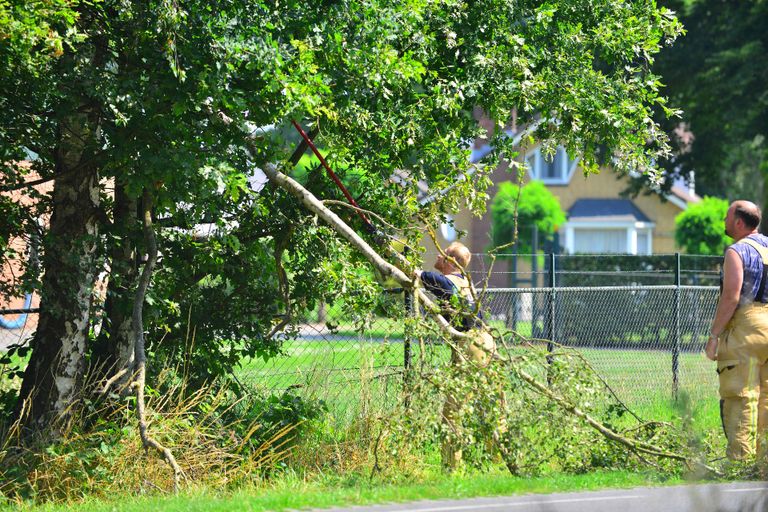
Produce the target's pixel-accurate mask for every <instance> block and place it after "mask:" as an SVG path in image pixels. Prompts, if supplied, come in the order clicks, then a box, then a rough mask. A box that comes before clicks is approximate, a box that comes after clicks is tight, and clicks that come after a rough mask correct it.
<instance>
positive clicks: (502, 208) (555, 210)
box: [491, 181, 565, 254]
mask: <svg viewBox="0 0 768 512" xmlns="http://www.w3.org/2000/svg"><path fill="white" fill-rule="evenodd" d="M491 215H492V226H493V227H492V230H493V245H494V247H501V246H503V245H508V244H510V243H511V242H512V241H514V240H515V237H516V236H517V240H518V246H517V249H516V251H517V252H521V253H526V254H530V253H531V252H532V251H533V248H532V245H531V244H532V228H534V227H535V229H536V230H538V232H539V233H540V235H541V236H542V238H543V239H549V238H551V237H552V235H553V234H554V233H556V232H557V229H558V227H559V226H561V225H562V224H563V223H564V222H565V212H563V209H562V208H561V207H560V201H559V200H558V199H557V197H555V196H554V195H553V194H552V192H550V191H549V189H547V187H546V186H545V185H544V183H542V182H540V181H531V182H530V183H528V184H526V185H524V186H523V187H522V189H521V187H519V186H518V185H515V184H514V183H512V182H509V181H507V182H504V183H501V184H500V185H499V190H498V192H496V195H495V196H494V198H493V203H491Z"/></svg>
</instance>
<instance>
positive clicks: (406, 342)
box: [403, 289, 413, 374]
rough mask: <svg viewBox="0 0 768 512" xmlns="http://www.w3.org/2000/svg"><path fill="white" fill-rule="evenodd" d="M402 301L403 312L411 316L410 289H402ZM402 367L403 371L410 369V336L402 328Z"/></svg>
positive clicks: (411, 297)
mask: <svg viewBox="0 0 768 512" xmlns="http://www.w3.org/2000/svg"><path fill="white" fill-rule="evenodd" d="M403 293H404V294H405V295H404V297H403V303H404V304H405V314H406V316H408V318H411V317H413V295H412V293H411V290H408V289H404V290H403ZM403 367H404V368H405V373H406V374H407V373H408V370H410V369H411V337H410V335H409V333H408V332H406V331H405V330H403Z"/></svg>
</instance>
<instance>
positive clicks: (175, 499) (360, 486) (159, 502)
mask: <svg viewBox="0 0 768 512" xmlns="http://www.w3.org/2000/svg"><path fill="white" fill-rule="evenodd" d="M679 483H683V480H682V479H680V478H679V477H671V478H661V477H659V476H657V475H656V474H654V473H650V472H637V473H633V472H625V471H614V472H595V473H590V474H586V475H560V474H556V475H549V476H545V477H537V478H523V477H510V476H509V474H506V473H503V472H501V471H498V472H492V473H485V474H476V473H472V474H458V475H452V476H445V475H442V474H439V473H436V474H431V475H425V476H424V477H422V478H417V479H415V481H414V479H411V481H409V482H403V483H398V484H391V483H377V482H371V481H369V480H368V478H366V477H362V476H352V477H343V478H339V477H325V478H318V479H314V480H308V481H307V480H304V479H301V478H298V477H287V478H281V479H278V480H277V481H276V482H275V483H274V484H271V485H265V486H263V487H262V486H259V487H254V488H251V489H245V490H240V491H237V492H234V493H232V494H228V493H215V492H211V491H198V492H187V493H182V494H180V495H179V496H172V497H142V498H134V497H125V498H121V499H116V500H110V501H90V502H86V503H80V504H77V505H70V506H67V505H45V506H39V507H20V508H19V509H17V510H30V511H40V512H43V511H46V512H48V511H50V512H55V511H56V512H58V511H65V510H78V511H82V512H102V511H105V512H106V511H121V512H122V511H124V512H132V511H136V512H145V511H147V510H153V511H154V510H157V511H165V512H172V511H179V512H181V511H197V510H200V511H218V510H220V511H222V512H224V511H226V512H229V511H230V510H250V511H268V510H271V511H283V510H297V509H307V508H314V507H318V508H320V507H323V508H325V507H332V506H344V505H363V504H372V503H386V502H404V501H416V500H423V499H441V498H471V497H479V496H503V495H515V494H530V493H552V492H566V491H587V490H596V489H606V488H632V487H638V486H649V485H674V484H679Z"/></svg>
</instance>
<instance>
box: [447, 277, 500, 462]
mask: <svg viewBox="0 0 768 512" xmlns="http://www.w3.org/2000/svg"><path fill="white" fill-rule="evenodd" d="M446 277H447V278H448V279H449V280H450V281H451V283H453V285H454V286H455V287H456V290H458V294H459V296H460V297H461V298H462V299H463V300H464V305H465V306H467V305H470V304H473V303H474V298H473V296H472V288H471V286H472V285H471V284H470V283H469V280H467V279H466V278H465V277H461V276H458V275H454V274H449V275H446ZM463 313H467V312H466V311H463ZM466 332H467V334H468V335H469V338H468V339H462V340H459V341H458V342H454V343H456V344H455V345H454V346H452V347H451V365H453V366H457V365H459V364H461V363H466V362H470V363H471V364H476V365H477V366H480V367H484V366H487V365H488V364H489V363H490V361H491V358H492V357H493V355H494V354H495V352H496V342H495V341H494V339H493V336H491V335H490V333H488V332H486V331H485V330H483V329H481V328H470V329H469V330H467V331H466ZM471 398H472V397H471V396H464V397H462V399H461V402H460V401H459V399H457V397H455V396H454V395H453V394H451V393H449V394H448V395H447V396H446V397H445V404H444V405H443V422H444V423H445V424H446V425H447V427H448V430H449V431H453V432H456V431H457V425H456V417H457V416H458V413H459V410H460V409H461V406H462V405H463V403H466V402H467V401H469V400H470V399H471ZM461 457H462V451H461V448H460V445H459V443H458V442H457V440H456V439H455V437H453V436H451V435H449V436H448V437H447V438H446V439H445V440H444V441H443V445H442V462H443V466H445V467H448V468H451V469H453V468H455V467H456V466H457V465H458V464H459V462H461Z"/></svg>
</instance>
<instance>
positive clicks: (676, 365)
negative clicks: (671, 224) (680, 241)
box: [672, 252, 681, 400]
mask: <svg viewBox="0 0 768 512" xmlns="http://www.w3.org/2000/svg"><path fill="white" fill-rule="evenodd" d="M680 274H681V271H680V253H679V252H676V253H675V304H674V310H673V314H674V322H675V325H674V330H675V345H674V348H673V350H672V397H673V398H674V399H675V400H677V391H678V388H679V385H680V383H679V372H680V345H681V340H680V337H681V329H680Z"/></svg>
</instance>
